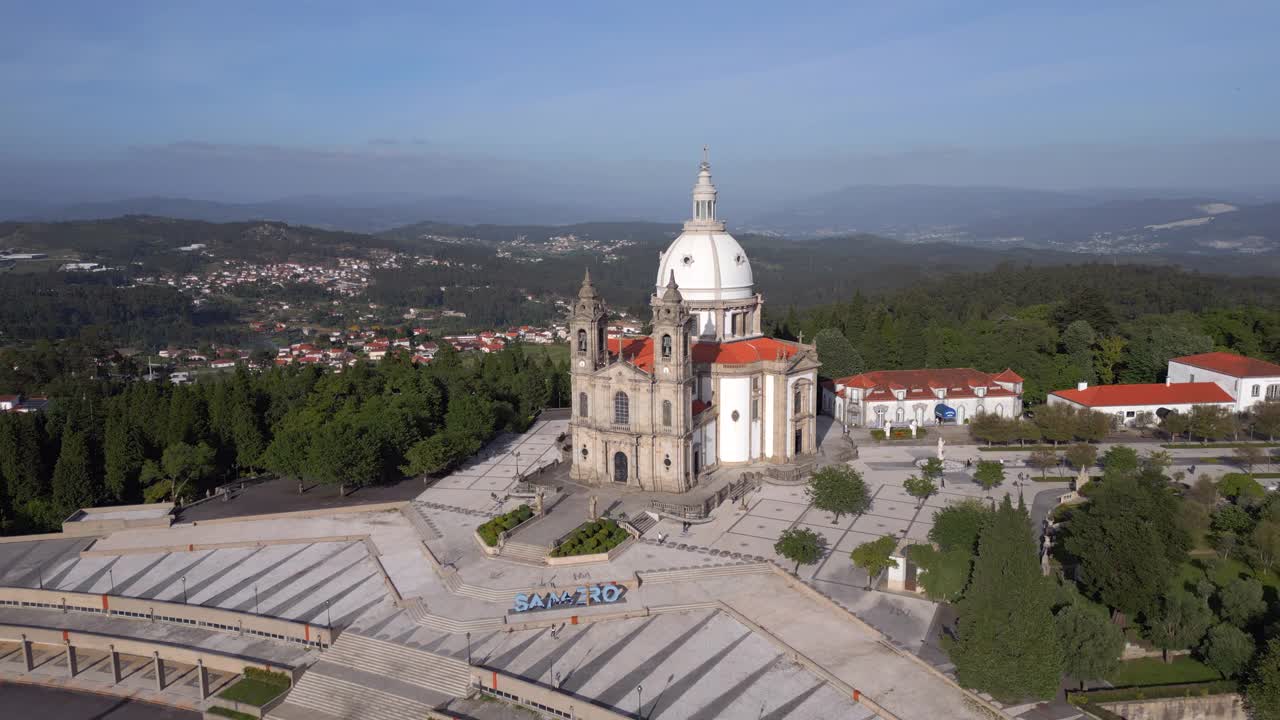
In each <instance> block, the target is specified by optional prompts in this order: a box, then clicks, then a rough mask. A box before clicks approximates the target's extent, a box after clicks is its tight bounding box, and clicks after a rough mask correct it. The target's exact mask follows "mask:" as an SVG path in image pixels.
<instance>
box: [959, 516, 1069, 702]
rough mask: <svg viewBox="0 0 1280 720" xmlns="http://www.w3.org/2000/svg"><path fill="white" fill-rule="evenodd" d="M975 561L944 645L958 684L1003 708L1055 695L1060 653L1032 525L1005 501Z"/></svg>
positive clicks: (1048, 587) (987, 528) (1050, 592)
mask: <svg viewBox="0 0 1280 720" xmlns="http://www.w3.org/2000/svg"><path fill="white" fill-rule="evenodd" d="M978 546H979V548H978V558H977V560H976V561H975V562H974V567H973V576H972V579H971V580H970V582H969V587H968V589H966V590H965V594H964V598H963V599H961V600H960V602H959V603H958V604H957V610H958V612H959V616H960V619H959V621H958V623H957V628H956V635H955V639H954V640H953V641H951V640H949V641H948V642H947V645H948V649H949V651H950V654H951V660H952V662H954V663H955V665H956V675H957V679H958V680H959V682H960V684H961V685H964V686H966V687H971V688H976V689H977V690H979V691H981V692H987V693H990V694H991V695H993V696H994V697H995V698H996V699H998V700H1000V701H1001V702H1016V701H1019V700H1022V699H1024V698H1043V699H1049V698H1051V697H1053V695H1054V693H1055V692H1056V691H1057V689H1058V680H1059V673H1060V671H1061V667H1062V653H1061V649H1060V648H1059V645H1058V633H1057V630H1056V628H1055V626H1054V619H1053V612H1052V604H1053V594H1054V591H1053V587H1052V586H1051V585H1050V584H1049V581H1048V580H1047V579H1046V578H1045V577H1044V576H1043V575H1041V573H1040V562H1039V560H1038V558H1037V555H1036V547H1035V542H1034V541H1033V540H1032V538H1031V523H1030V521H1029V519H1028V518H1027V514H1026V512H1024V511H1021V510H1017V509H1015V508H1014V507H1013V505H1012V504H1011V503H1010V502H1009V499H1008V498H1007V497H1006V498H1005V499H1004V502H1003V503H1001V505H1000V509H999V510H997V511H996V512H995V513H994V514H993V517H992V519H991V521H990V522H989V523H987V524H986V525H985V526H984V527H983V529H982V534H981V537H980V539H979V541H978Z"/></svg>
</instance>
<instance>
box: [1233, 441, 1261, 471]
mask: <svg viewBox="0 0 1280 720" xmlns="http://www.w3.org/2000/svg"><path fill="white" fill-rule="evenodd" d="M1235 456H1236V464H1237V465H1239V466H1240V469H1241V470H1244V471H1245V472H1247V473H1251V472H1253V466H1254V465H1260V464H1262V463H1264V462H1266V460H1267V454H1266V453H1265V452H1263V450H1262V448H1260V447H1258V446H1257V445H1241V446H1240V447H1238V448H1236V451H1235Z"/></svg>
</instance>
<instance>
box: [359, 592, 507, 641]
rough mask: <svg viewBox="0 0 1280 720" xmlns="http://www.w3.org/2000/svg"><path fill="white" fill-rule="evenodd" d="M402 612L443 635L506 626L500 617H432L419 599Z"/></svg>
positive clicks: (409, 603) (406, 606)
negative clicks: (466, 618)
mask: <svg viewBox="0 0 1280 720" xmlns="http://www.w3.org/2000/svg"><path fill="white" fill-rule="evenodd" d="M404 610H405V613H406V614H408V615H409V619H411V620H413V621H414V622H415V623H417V624H419V625H422V626H424V627H429V628H431V629H432V630H436V631H439V632H444V633H464V632H478V631H480V630H500V629H502V628H504V627H506V625H507V623H506V619H505V618H501V617H495V618H477V619H475V620H454V619H452V618H447V617H441V616H440V615H432V614H431V613H430V612H429V611H428V610H427V607H426V606H425V605H424V604H423V603H422V600H421V599H419V598H413V599H412V600H408V601H406V602H405V603H404ZM335 644H336V643H335Z"/></svg>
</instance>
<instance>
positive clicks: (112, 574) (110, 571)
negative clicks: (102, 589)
mask: <svg viewBox="0 0 1280 720" xmlns="http://www.w3.org/2000/svg"><path fill="white" fill-rule="evenodd" d="M107 576H108V577H110V578H111V594H112V595H115V594H116V571H115V569H113V568H107Z"/></svg>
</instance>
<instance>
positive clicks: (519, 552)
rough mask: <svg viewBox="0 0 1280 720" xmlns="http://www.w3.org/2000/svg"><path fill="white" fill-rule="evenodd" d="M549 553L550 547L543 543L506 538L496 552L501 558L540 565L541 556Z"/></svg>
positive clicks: (543, 556)
mask: <svg viewBox="0 0 1280 720" xmlns="http://www.w3.org/2000/svg"><path fill="white" fill-rule="evenodd" d="M550 553H551V548H549V547H547V546H545V545H535V544H533V543H525V542H517V541H514V540H508V541H506V542H505V543H503V545H502V550H501V551H500V552H499V553H498V556H499V557H501V558H502V559H503V560H515V561H516V562H522V563H529V564H532V565H541V564H543V563H542V560H543V558H545V557H546V556H547V555H548V554H550Z"/></svg>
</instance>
